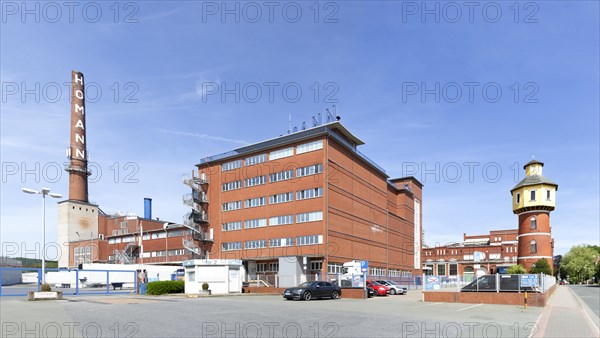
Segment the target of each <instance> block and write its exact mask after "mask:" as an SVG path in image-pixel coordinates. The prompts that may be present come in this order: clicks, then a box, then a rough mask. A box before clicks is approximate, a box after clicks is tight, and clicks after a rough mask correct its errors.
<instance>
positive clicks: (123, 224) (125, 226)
mask: <svg viewBox="0 0 600 338" xmlns="http://www.w3.org/2000/svg"><path fill="white" fill-rule="evenodd" d="M125 228H127V221H123V222H121V229H125Z"/></svg>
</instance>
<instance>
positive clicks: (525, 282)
mask: <svg viewBox="0 0 600 338" xmlns="http://www.w3.org/2000/svg"><path fill="white" fill-rule="evenodd" d="M524 286H525V287H538V286H540V281H539V276H538V275H521V287H524Z"/></svg>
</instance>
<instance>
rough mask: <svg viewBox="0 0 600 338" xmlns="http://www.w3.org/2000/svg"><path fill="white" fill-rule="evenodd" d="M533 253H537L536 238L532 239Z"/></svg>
mask: <svg viewBox="0 0 600 338" xmlns="http://www.w3.org/2000/svg"><path fill="white" fill-rule="evenodd" d="M531 253H532V254H534V253H537V243H536V241H535V240H533V241H531Z"/></svg>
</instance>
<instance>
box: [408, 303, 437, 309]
mask: <svg viewBox="0 0 600 338" xmlns="http://www.w3.org/2000/svg"><path fill="white" fill-rule="evenodd" d="M439 304H442V303H429V304H425V305H419V306H415V307H413V309H416V308H420V307H426V306H431V305H439Z"/></svg>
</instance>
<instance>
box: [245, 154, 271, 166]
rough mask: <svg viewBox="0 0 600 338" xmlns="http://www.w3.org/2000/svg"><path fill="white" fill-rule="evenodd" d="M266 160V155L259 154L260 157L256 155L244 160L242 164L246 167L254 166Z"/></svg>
mask: <svg viewBox="0 0 600 338" xmlns="http://www.w3.org/2000/svg"><path fill="white" fill-rule="evenodd" d="M266 160H267V154H260V155H256V156H251V157H246V159H245V160H244V164H245V165H247V166H249V165H255V164H259V163H263V162H265V161H266Z"/></svg>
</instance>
